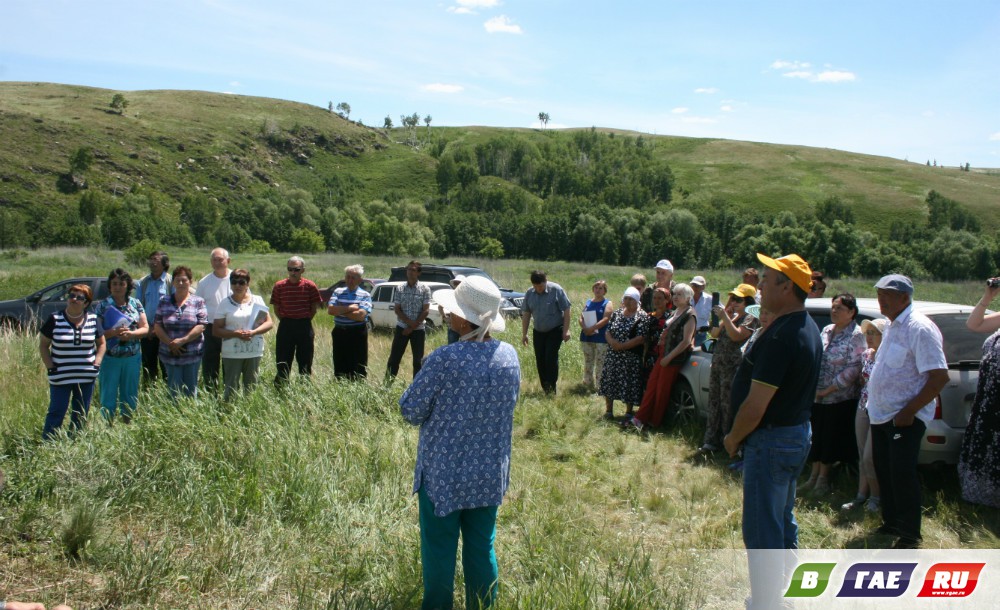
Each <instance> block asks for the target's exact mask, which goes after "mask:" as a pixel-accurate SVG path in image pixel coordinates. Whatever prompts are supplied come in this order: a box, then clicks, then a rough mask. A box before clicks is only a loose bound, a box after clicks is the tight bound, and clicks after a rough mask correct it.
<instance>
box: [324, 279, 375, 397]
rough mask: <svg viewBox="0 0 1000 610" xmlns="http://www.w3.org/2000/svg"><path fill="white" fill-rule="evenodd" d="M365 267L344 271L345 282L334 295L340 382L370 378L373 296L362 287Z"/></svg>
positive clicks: (331, 306)
mask: <svg viewBox="0 0 1000 610" xmlns="http://www.w3.org/2000/svg"><path fill="white" fill-rule="evenodd" d="M364 273H365V268H364V267H362V266H361V265H349V266H348V267H346V268H344V282H346V283H347V286H341V287H340V288H337V289H335V290H334V291H333V294H331V295H330V303H329V304H328V306H327V313H329V314H330V315H331V316H333V323H334V327H333V332H332V337H333V374H334V375H336V376H337V378H338V379H358V378H363V377H366V376H367V375H368V325H367V321H368V316H369V315H370V314H371V312H372V295H370V294H368V291H367V290H365V289H364V288H361V277H362V276H363V275H364Z"/></svg>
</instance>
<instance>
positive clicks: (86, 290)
mask: <svg viewBox="0 0 1000 610" xmlns="http://www.w3.org/2000/svg"><path fill="white" fill-rule="evenodd" d="M66 298H67V300H66V309H64V310H62V311H57V312H54V313H53V314H52V315H51V316H49V318H48V320H46V321H45V323H44V324H43V325H42V328H41V329H40V330H39V333H40V334H41V338H40V339H39V343H38V352H39V353H40V354H41V357H42V363H43V364H44V365H45V368H46V369H47V370H48V374H49V411H48V414H47V415H46V416H45V426H44V427H43V428H42V438H43V439H45V440H51V439H53V438H55V436H56V431H57V430H58V429H59V428H60V427H62V424H63V420H64V419H65V418H66V411H67V410H69V408H70V402H71V401H72V406H73V410H72V415H71V418H70V422H71V424H72V426H73V430H74V431H76V430H79V429H81V428H82V427H83V424H84V422H85V421H86V419H87V412H88V411H89V410H90V399H91V398H92V397H93V395H94V380H95V379H97V373H98V372H99V371H100V370H101V361H102V360H103V359H104V351H105V343H104V335H102V334H101V333H99V332H98V329H97V316H96V315H94V314H93V313H92V312H90V311H88V309H87V308H88V307H89V306H90V302H91V301H92V300H93V293H92V292H91V290H90V286H88V285H86V284H74V285H73V286H72V287H71V288H70V289H69V294H68V295H67V296H66Z"/></svg>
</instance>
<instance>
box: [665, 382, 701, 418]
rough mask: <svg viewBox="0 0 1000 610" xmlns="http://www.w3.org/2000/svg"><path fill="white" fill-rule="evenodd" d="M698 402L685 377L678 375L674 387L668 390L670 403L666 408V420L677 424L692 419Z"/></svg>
mask: <svg viewBox="0 0 1000 610" xmlns="http://www.w3.org/2000/svg"><path fill="white" fill-rule="evenodd" d="M697 409H698V403H697V402H696V401H695V399H694V391H692V389H691V384H690V383H688V380H687V379H684V378H683V377H678V378H677V381H675V382H674V388H673V390H671V391H670V404H669V407H668V409H667V417H666V419H667V422H668V423H669V424H671V425H678V424H682V423H685V422H689V421H694V419H695V415H696V413H697Z"/></svg>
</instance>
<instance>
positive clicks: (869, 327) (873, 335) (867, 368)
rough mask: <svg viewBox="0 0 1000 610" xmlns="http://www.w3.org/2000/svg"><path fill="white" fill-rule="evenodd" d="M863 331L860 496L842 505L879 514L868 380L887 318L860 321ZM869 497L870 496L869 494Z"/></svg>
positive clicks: (858, 428) (856, 425)
mask: <svg viewBox="0 0 1000 610" xmlns="http://www.w3.org/2000/svg"><path fill="white" fill-rule="evenodd" d="M861 332H863V333H864V335H865V343H866V344H867V345H868V349H866V350H865V351H864V353H862V354H861V395H860V397H859V398H858V410H857V413H856V415H855V416H854V437H855V439H856V440H857V445H858V457H859V459H858V493H857V495H856V496H855V497H854V500H852V501H850V502H848V503H846V504H844V505H843V506H841V508H842V509H843V510H854V509H855V508H858V507H859V506H864V507H865V509H866V510H868V511H870V512H873V513H877V512H878V511H879V488H878V477H876V476H875V462H874V461H873V460H872V435H871V421H870V420H869V419H868V378H869V377H871V375H872V369H873V368H875V356H877V355H878V348H879V346H880V345H882V333H883V332H885V319H883V318H879V319H878V320H864V321H862V322H861ZM869 494H870V495H869Z"/></svg>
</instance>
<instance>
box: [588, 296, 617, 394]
mask: <svg viewBox="0 0 1000 610" xmlns="http://www.w3.org/2000/svg"><path fill="white" fill-rule="evenodd" d="M593 291H594V298H592V299H589V300H588V301H587V303H586V305H584V306H583V312H582V313H580V349H581V350H582V351H583V384H584V385H585V386H587V389H588V390H590V391H594V390H595V389H596V388H598V387H600V385H601V371H603V370H604V356H605V354H607V353H608V340H607V338H606V336H605V333H606V332H607V326H608V322H609V321H610V320H611V312H613V311H614V310H615V306H614V303H612V302H611V301H610V300H608V298H607V296H606V295H607V294H608V283H607V282H605V281H604V280H597V281H596V282H594V286H593Z"/></svg>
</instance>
